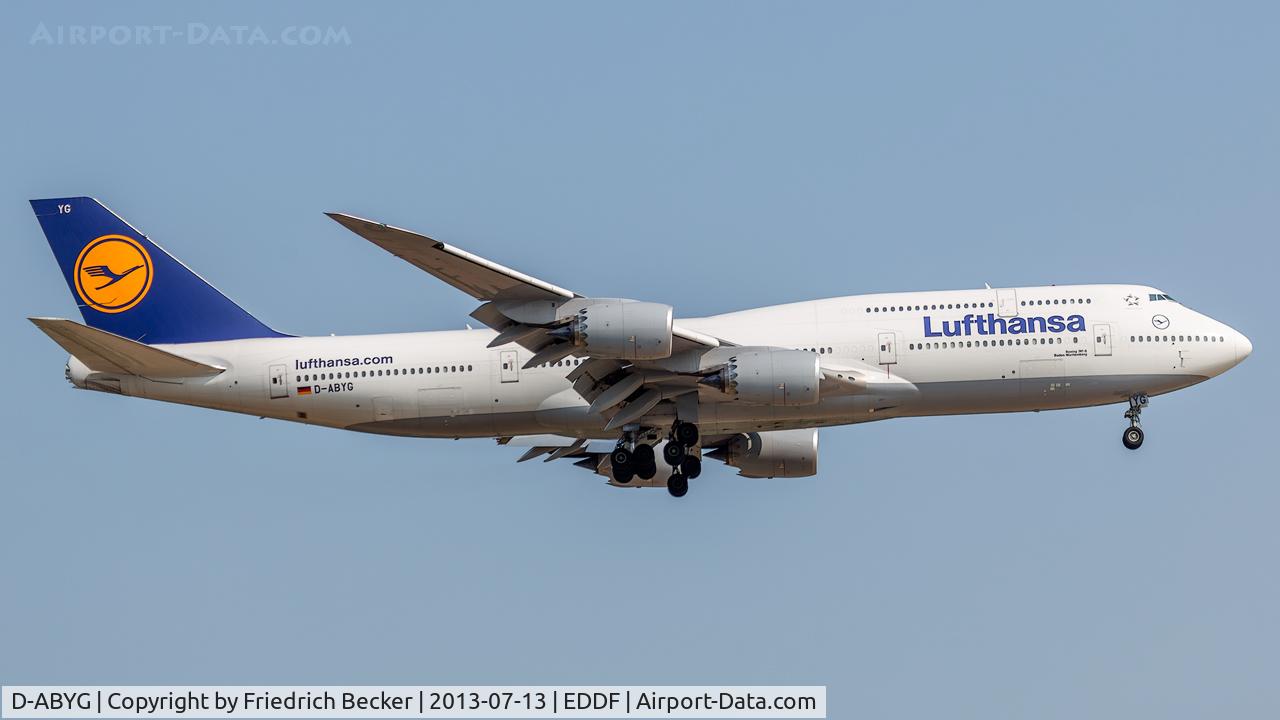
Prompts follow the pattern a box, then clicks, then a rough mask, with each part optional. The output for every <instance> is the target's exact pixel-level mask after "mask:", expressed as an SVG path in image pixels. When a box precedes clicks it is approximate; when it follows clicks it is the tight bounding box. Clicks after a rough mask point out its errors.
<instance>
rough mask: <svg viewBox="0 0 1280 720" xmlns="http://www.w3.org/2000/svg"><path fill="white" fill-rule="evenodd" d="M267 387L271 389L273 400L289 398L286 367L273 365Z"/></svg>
mask: <svg viewBox="0 0 1280 720" xmlns="http://www.w3.org/2000/svg"><path fill="white" fill-rule="evenodd" d="M267 374H268V376H269V377H268V378H267V386H268V387H269V388H271V398H272V399H275V398H284V397H289V385H288V383H287V382H286V381H287V379H288V378H287V377H286V372H285V366H284V365H272V366H271V368H270V372H269V373H267Z"/></svg>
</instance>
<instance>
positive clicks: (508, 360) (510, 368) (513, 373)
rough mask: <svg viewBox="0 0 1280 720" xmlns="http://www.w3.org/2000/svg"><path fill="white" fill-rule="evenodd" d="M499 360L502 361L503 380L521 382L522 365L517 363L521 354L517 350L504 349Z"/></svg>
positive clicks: (505, 381)
mask: <svg viewBox="0 0 1280 720" xmlns="http://www.w3.org/2000/svg"><path fill="white" fill-rule="evenodd" d="M499 361H500V362H501V363H502V373H501V377H502V382H504V383H509V382H519V380H520V366H519V365H517V364H516V363H517V362H518V361H519V356H518V355H517V354H516V351H515V350H503V351H502V352H501V353H500V354H499ZM490 377H492V376H490Z"/></svg>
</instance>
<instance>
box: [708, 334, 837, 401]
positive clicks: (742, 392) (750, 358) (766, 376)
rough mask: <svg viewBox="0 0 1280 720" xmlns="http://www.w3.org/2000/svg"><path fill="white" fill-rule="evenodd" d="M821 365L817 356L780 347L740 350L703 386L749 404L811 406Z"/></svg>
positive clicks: (816, 394) (820, 373)
mask: <svg viewBox="0 0 1280 720" xmlns="http://www.w3.org/2000/svg"><path fill="white" fill-rule="evenodd" d="M821 381H822V366H821V363H820V361H819V359H818V354H817V353H811V352H809V351H807V350H783V349H781V348H741V349H737V351H736V352H735V353H734V354H733V355H731V356H730V357H729V360H728V362H726V363H725V366H724V367H723V368H721V369H720V371H719V372H717V373H716V374H714V375H711V376H708V377H706V378H703V379H702V381H701V382H702V384H704V385H710V386H711V387H715V388H718V389H720V390H721V391H722V392H724V393H725V394H727V395H732V396H734V397H735V398H736V399H738V400H741V401H742V402H745V403H751V404H752V405H785V406H792V405H813V404H814V403H816V402H818V384H819V383H820V382H821Z"/></svg>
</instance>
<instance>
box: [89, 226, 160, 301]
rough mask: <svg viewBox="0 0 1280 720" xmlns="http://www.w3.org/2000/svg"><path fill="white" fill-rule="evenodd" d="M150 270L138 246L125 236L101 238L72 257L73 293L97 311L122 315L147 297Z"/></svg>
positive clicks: (149, 259) (137, 243) (145, 257)
mask: <svg viewBox="0 0 1280 720" xmlns="http://www.w3.org/2000/svg"><path fill="white" fill-rule="evenodd" d="M152 269H153V268H152V265H151V256H150V255H148V254H147V250H146V248H144V247H142V243H140V242H138V241H137V240H134V239H133V238H131V237H127V236H125V235H103V236H102V237H100V238H96V239H94V240H93V241H92V242H90V243H89V244H88V245H85V246H84V249H83V250H81V251H80V256H79V257H78V258H76V267H75V273H74V276H75V282H76V294H77V295H79V296H80V299H81V300H83V301H84V303H85V304H86V305H88V306H89V307H91V308H93V309H94V310H97V311H98V312H104V313H118V312H124V311H125V310H128V309H129V308H131V307H133V306H134V305H137V304H138V303H140V302H142V299H143V298H145V297H146V296H147V291H148V290H150V289H151V278H152V275H153V272H152Z"/></svg>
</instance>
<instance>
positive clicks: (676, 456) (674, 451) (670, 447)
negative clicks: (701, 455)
mask: <svg viewBox="0 0 1280 720" xmlns="http://www.w3.org/2000/svg"><path fill="white" fill-rule="evenodd" d="M684 456H685V449H684V445H681V444H680V443H679V442H678V441H676V440H668V441H667V444H666V445H664V446H663V447H662V459H663V460H666V461H667V464H668V465H670V466H671V467H678V466H679V465H680V461H681V460H683V459H684Z"/></svg>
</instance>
